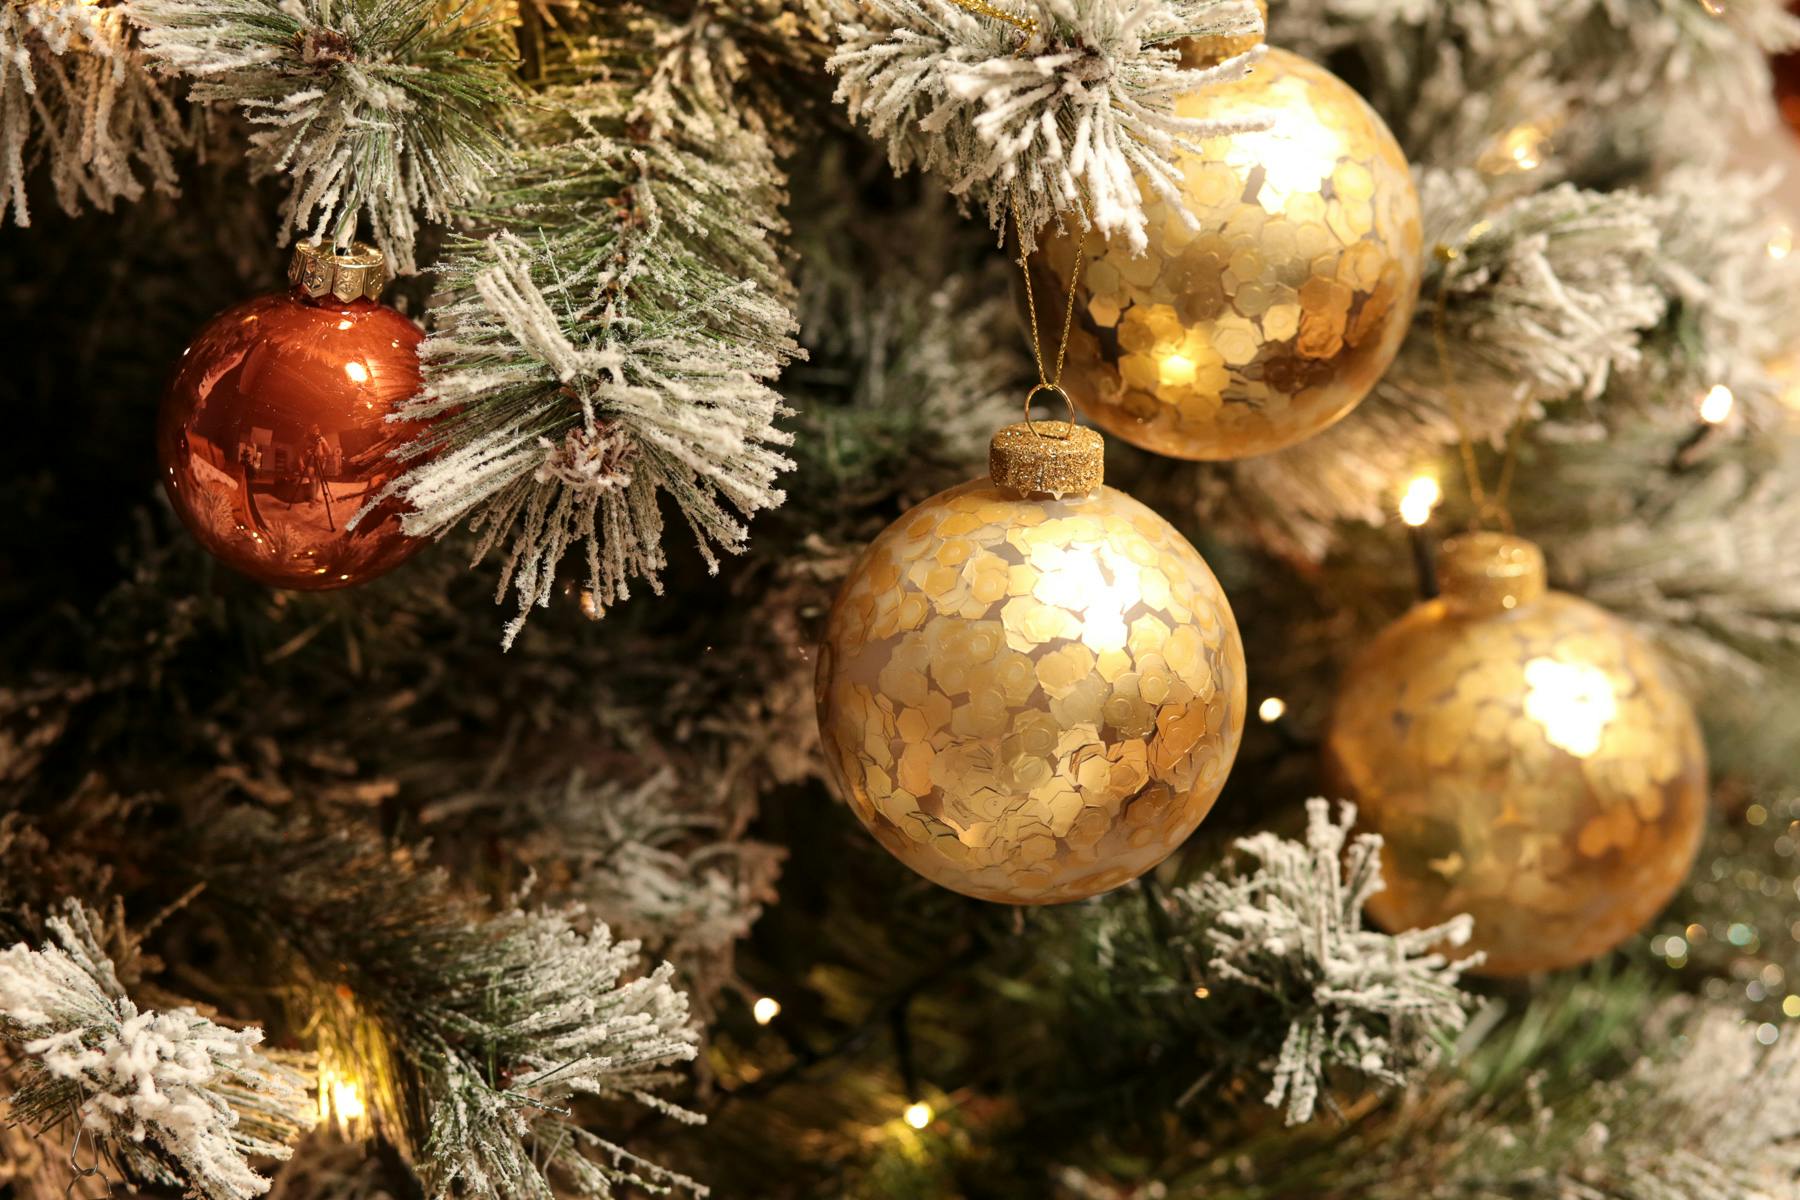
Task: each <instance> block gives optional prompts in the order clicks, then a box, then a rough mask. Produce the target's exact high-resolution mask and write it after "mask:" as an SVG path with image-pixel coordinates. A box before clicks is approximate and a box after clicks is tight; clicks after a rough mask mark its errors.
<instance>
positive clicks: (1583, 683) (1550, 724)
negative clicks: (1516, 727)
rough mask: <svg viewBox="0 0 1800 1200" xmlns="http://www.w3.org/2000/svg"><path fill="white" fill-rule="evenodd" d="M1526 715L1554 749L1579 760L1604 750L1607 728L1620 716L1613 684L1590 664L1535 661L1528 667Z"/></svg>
mask: <svg viewBox="0 0 1800 1200" xmlns="http://www.w3.org/2000/svg"><path fill="white" fill-rule="evenodd" d="M1525 682H1526V684H1528V685H1529V686H1530V688H1531V690H1530V691H1529V692H1527V693H1526V695H1525V715H1526V716H1528V717H1530V718H1531V719H1532V720H1533V721H1536V722H1537V723H1538V724H1539V725H1541V726H1543V728H1544V735H1545V737H1546V738H1547V739H1548V741H1549V742H1550V744H1551V745H1552V746H1557V747H1560V748H1562V749H1564V750H1567V751H1568V752H1569V753H1570V754H1573V755H1574V756H1575V757H1576V758H1589V757H1591V756H1592V755H1593V753H1594V752H1595V751H1596V750H1598V749H1600V740H1601V738H1602V737H1603V736H1604V735H1605V733H1606V727H1607V726H1608V725H1610V724H1612V719H1613V718H1614V717H1616V716H1618V715H1619V700H1618V697H1617V696H1616V695H1615V694H1614V692H1613V684H1612V680H1611V679H1610V678H1608V677H1607V674H1606V672H1605V671H1602V670H1601V669H1600V668H1599V667H1594V666H1589V665H1588V664H1587V663H1571V662H1561V661H1558V660H1557V659H1554V658H1534V659H1532V660H1531V661H1529V662H1527V663H1526V664H1525Z"/></svg>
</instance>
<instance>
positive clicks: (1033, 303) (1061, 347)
mask: <svg viewBox="0 0 1800 1200" xmlns="http://www.w3.org/2000/svg"><path fill="white" fill-rule="evenodd" d="M961 2H962V0H957V3H961ZM1012 217H1013V231H1014V236H1015V237H1016V238H1017V239H1018V245H1019V271H1020V272H1021V273H1022V274H1023V275H1024V277H1025V312H1026V314H1027V316H1028V318H1029V319H1030V322H1031V357H1032V358H1033V359H1034V360H1035V361H1036V363H1037V373H1038V381H1037V383H1035V384H1033V385H1032V388H1031V390H1030V391H1029V392H1026V393H1025V423H1026V424H1027V425H1031V428H1032V432H1034V433H1037V426H1036V425H1032V421H1031V402H1032V401H1033V400H1035V399H1037V395H1038V393H1039V392H1055V393H1056V394H1057V395H1059V396H1061V397H1062V398H1063V403H1064V404H1066V405H1068V407H1069V424H1071V425H1073V424H1075V401H1074V400H1073V399H1072V398H1070V396H1069V393H1068V392H1067V391H1065V390H1064V388H1063V385H1062V373H1063V363H1064V361H1065V360H1066V359H1067V358H1068V355H1069V331H1070V330H1071V329H1073V328H1074V326H1075V292H1076V289H1077V288H1079V287H1080V286H1081V260H1082V255H1083V253H1084V252H1085V251H1086V249H1087V239H1086V238H1077V239H1075V269H1074V270H1073V271H1071V272H1070V273H1069V298H1068V301H1067V303H1066V304H1065V305H1064V307H1063V325H1062V336H1061V338H1059V339H1058V343H1057V347H1056V370H1055V371H1054V372H1051V371H1047V370H1046V369H1045V367H1044V346H1043V342H1042V341H1041V340H1040V338H1039V336H1038V319H1037V296H1036V295H1035V294H1034V293H1033V292H1032V287H1031V263H1030V261H1029V260H1028V259H1027V258H1026V255H1025V222H1024V220H1023V219H1022V218H1021V217H1020V216H1019V197H1018V194H1017V193H1016V192H1015V193H1014V194H1013V196H1012ZM1038 436H1039V437H1043V436H1045V435H1044V434H1042V433H1039V434H1038ZM1063 436H1064V437H1067V436H1068V435H1067V434H1064V435H1063Z"/></svg>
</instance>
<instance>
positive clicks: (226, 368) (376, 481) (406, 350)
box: [157, 292, 424, 590]
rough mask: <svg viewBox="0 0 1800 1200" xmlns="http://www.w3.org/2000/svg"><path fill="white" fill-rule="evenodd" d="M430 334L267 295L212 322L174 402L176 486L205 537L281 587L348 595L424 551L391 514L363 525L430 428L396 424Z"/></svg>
mask: <svg viewBox="0 0 1800 1200" xmlns="http://www.w3.org/2000/svg"><path fill="white" fill-rule="evenodd" d="M423 336H424V335H423V333H422V332H421V331H420V329H419V327H418V326H417V325H415V324H413V323H412V322H411V321H409V320H407V319H406V318H405V317H404V316H402V315H401V314H400V313H398V312H396V311H395V310H394V309H392V308H389V307H388V306H386V305H384V304H380V303H377V302H375V301H371V300H366V299H358V300H353V301H351V302H349V303H343V302H340V301H338V300H336V299H334V298H333V297H331V296H329V295H327V296H325V297H323V298H322V300H309V299H306V298H304V297H302V296H300V295H297V294H295V293H289V292H282V293H276V294H272V295H267V296H259V297H257V298H256V299H254V300H249V301H246V302H245V303H243V304H240V305H238V306H236V307H235V308H232V309H228V310H227V311H225V312H223V313H221V314H220V315H219V316H217V317H215V318H213V320H212V322H211V323H209V324H208V325H207V326H206V328H205V329H204V330H202V331H201V333H200V335H199V337H197V338H196V339H195V340H194V342H193V344H192V345H190V346H189V347H188V349H187V350H186V351H185V352H184V354H183V356H182V359H181V363H180V365H179V366H178V367H177V369H176V372H175V377H174V379H173V380H172V381H171V382H170V385H169V388H168V391H167V392H166V393H165V395H164V397H163V403H162V409H161V412H160V414H159V416H158V422H157V450H158V455H159V458H160V461H161V464H162V468H163V483H164V486H165V487H166V488H167V489H168V493H169V497H170V499H171V500H172V501H173V502H174V505H175V509H176V511H177V512H179V513H180V514H181V517H182V520H183V521H185V522H186V523H187V526H188V528H189V529H191V530H192V531H193V532H194V535H195V536H196V537H197V538H199V539H200V541H201V542H202V543H203V544H204V545H205V546H206V548H207V549H208V550H210V551H211V552H212V553H213V554H215V555H217V556H218V557H219V558H220V559H221V560H223V561H224V562H225V563H227V564H228V565H230V566H231V567H233V568H235V569H237V570H239V571H241V572H243V573H244V574H246V575H249V576H250V577H251V578H253V579H256V580H259V581H260V582H262V583H266V584H269V585H271V586H273V587H284V588H298V589H306V590H320V589H325V588H336V587H349V586H352V585H354V584H357V583H361V582H363V581H365V580H368V579H371V578H374V577H375V576H377V575H380V574H382V573H383V572H385V571H388V570H391V569H392V568H393V567H395V566H397V565H398V564H399V563H401V562H402V561H404V560H405V559H406V558H408V557H410V556H411V555H412V554H414V553H415V552H417V551H418V550H419V548H420V547H421V546H423V545H424V542H423V541H422V540H420V539H416V538H411V537H408V536H407V535H406V534H404V533H403V532H401V530H400V524H399V517H400V511H399V508H398V507H397V506H395V505H393V504H388V505H386V506H384V507H383V508H381V509H377V510H375V511H374V512H372V513H370V514H369V515H367V516H365V517H364V518H363V519H362V520H361V521H360V522H358V523H357V526H356V528H354V529H351V528H349V527H348V522H349V520H350V518H351V517H352V516H353V515H354V514H355V513H356V512H357V511H358V510H359V509H360V508H362V507H363V504H364V502H365V501H366V500H367V499H369V497H371V496H372V495H374V494H375V493H376V492H377V491H379V490H380V488H381V487H382V485H384V484H385V483H387V482H388V480H390V479H391V478H393V477H394V475H396V474H397V473H398V471H399V469H400V466H399V464H398V463H396V462H395V461H394V460H393V459H391V458H389V457H388V452H389V451H390V450H392V449H393V448H395V447H396V446H399V445H401V444H403V443H405V442H408V441H410V440H412V439H413V438H414V437H416V436H417V435H418V434H419V432H420V429H421V427H420V426H419V425H417V424H413V423H406V422H400V423H393V422H389V421H388V420H387V419H386V418H387V416H388V414H389V413H391V412H392V411H393V410H394V407H395V406H396V405H397V404H398V403H399V402H400V401H402V400H404V399H406V398H407V397H409V396H411V395H412V394H413V393H414V392H416V391H417V390H418V387H419V356H418V347H419V342H420V341H421V340H422V338H423Z"/></svg>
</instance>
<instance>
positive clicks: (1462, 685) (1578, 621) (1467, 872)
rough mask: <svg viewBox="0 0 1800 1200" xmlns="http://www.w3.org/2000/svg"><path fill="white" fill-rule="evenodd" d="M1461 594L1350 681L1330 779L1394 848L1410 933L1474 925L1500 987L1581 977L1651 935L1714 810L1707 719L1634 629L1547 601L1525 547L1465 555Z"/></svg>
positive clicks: (1372, 904) (1376, 900)
mask: <svg viewBox="0 0 1800 1200" xmlns="http://www.w3.org/2000/svg"><path fill="white" fill-rule="evenodd" d="M1441 574H1442V579H1443V585H1444V595H1443V597H1442V598H1441V599H1439V600H1433V601H1430V602H1427V603H1424V604H1420V605H1418V606H1417V607H1415V608H1414V609H1413V610H1412V611H1411V612H1409V613H1407V614H1406V615H1405V616H1404V617H1402V618H1401V619H1400V620H1398V621H1396V622H1395V623H1394V624H1393V625H1390V626H1389V627H1388V628H1387V629H1386V630H1384V631H1383V632H1382V633H1381V635H1380V636H1379V637H1377V638H1376V639H1375V641H1374V643H1373V644H1371V645H1370V646H1369V647H1368V649H1367V650H1366V651H1364V653H1363V654H1362V656H1361V657H1360V658H1359V659H1358V660H1357V661H1356V663H1355V664H1354V665H1353V666H1352V667H1351V668H1350V670H1349V672H1348V674H1347V675H1346V676H1345V678H1344V681H1343V684H1342V689H1341V691H1340V692H1339V695H1338V699H1337V704H1336V709H1335V711H1334V713H1333V717H1332V724H1331V732H1330V736H1329V738H1328V739H1327V742H1326V772H1327V775H1328V776H1329V777H1331V779H1332V782H1333V783H1334V784H1335V785H1336V788H1337V789H1338V791H1339V793H1340V794H1341V795H1344V796H1345V797H1347V798H1348V799H1351V800H1354V801H1355V802H1356V803H1357V805H1358V807H1359V810H1360V812H1361V818H1362V822H1363V823H1364V824H1365V825H1366V826H1367V827H1368V828H1370V829H1372V830H1374V831H1375V832H1377V833H1379V834H1380V835H1381V836H1382V839H1383V845H1382V866H1383V869H1384V871H1385V873H1386V876H1387V890H1386V891H1383V892H1380V893H1378V894H1376V895H1375V896H1373V897H1371V898H1370V900H1369V904H1368V909H1369V913H1370V915H1371V916H1373V917H1374V918H1375V920H1376V921H1378V922H1379V923H1380V924H1381V925H1383V926H1385V927H1386V928H1388V929H1390V930H1401V929H1410V928H1416V927H1419V926H1424V925H1429V924H1432V923H1435V922H1438V921H1442V920H1445V919H1446V918H1448V917H1451V916H1453V915H1455V914H1456V913H1461V912H1466V913H1470V914H1472V915H1473V916H1474V918H1475V935H1474V940H1473V943H1472V945H1471V949H1477V950H1485V951H1486V952H1487V962H1486V963H1485V965H1484V966H1482V967H1481V968H1480V969H1481V970H1482V971H1484V972H1486V973H1488V974H1493V975H1519V974H1525V973H1527V972H1531V971H1540V970H1547V969H1551V968H1556V967H1566V966H1572V965H1574V964H1576V963H1581V962H1585V961H1587V960H1588V959H1591V958H1594V957H1595V956H1597V955H1599V954H1602V953H1604V952H1606V951H1607V950H1610V949H1611V948H1612V947H1614V946H1616V945H1618V944H1619V942H1621V941H1623V940H1624V939H1625V938H1627V937H1629V936H1630V935H1631V934H1632V933H1634V932H1635V931H1637V930H1638V929H1640V928H1642V927H1643V925H1644V924H1645V923H1646V922H1647V921H1649V920H1650V918H1651V917H1653V916H1654V915H1655V914H1656V912H1657V911H1658V910H1659V909H1660V908H1661V907H1662V906H1663V904H1664V903H1665V902H1666V901H1667V900H1668V899H1669V897H1670V896H1671V895H1672V894H1673V893H1674V891H1675V889H1676V888H1677V887H1678V886H1679V885H1680V884H1681V881H1682V879H1683V878H1684V877H1685V876H1686V874H1687V871H1688V868H1689V866H1690V865H1691V864H1692V863H1693V859H1694V854H1695V851H1696V850H1697V849H1698V847H1699V844H1700V835H1701V831H1702V826H1703V824H1704V821H1705V814H1706V804H1707V776H1706V752H1705V748H1704V747H1703V745H1702V744H1701V740H1700V729H1699V725H1698V723H1697V722H1696V721H1695V719H1694V714H1693V711H1692V710H1691V709H1690V708H1689V707H1688V704H1687V702H1686V701H1685V700H1684V699H1683V698H1682V696H1681V695H1680V693H1679V692H1677V691H1676V689H1675V687H1674V685H1673V684H1672V683H1671V682H1670V680H1669V678H1668V677H1667V675H1666V674H1665V672H1664V670H1663V668H1662V666H1661V665H1660V663H1659V662H1658V661H1657V659H1656V657H1655V656H1654V655H1653V654H1652V652H1651V651H1650V650H1649V649H1648V648H1647V647H1646V646H1645V645H1644V644H1643V643H1641V642H1640V641H1639V640H1638V638H1637V637H1636V636H1635V635H1633V633H1632V632H1631V631H1630V629H1628V628H1627V627H1626V626H1625V625H1624V624H1623V623H1622V622H1621V621H1619V620H1618V619H1617V618H1616V617H1613V616H1611V615H1610V614H1608V613H1607V612H1605V611H1604V610H1602V609H1600V608H1597V607H1595V606H1594V605H1592V604H1589V603H1587V602H1586V601H1584V600H1581V599H1578V598H1576V597H1574V596H1571V595H1568V594H1566V593H1563V592H1554V591H1546V590H1545V587H1544V573H1543V555H1542V553H1541V552H1539V551H1538V549H1537V547H1536V546H1533V545H1532V544H1531V543H1530V542H1527V541H1524V540H1523V539H1520V538H1513V537H1507V536H1504V535H1500V534H1471V535H1468V536H1467V537H1464V538H1458V539H1455V540H1453V541H1452V542H1450V543H1448V544H1447V545H1446V546H1445V551H1444V556H1443V569H1442V572H1441Z"/></svg>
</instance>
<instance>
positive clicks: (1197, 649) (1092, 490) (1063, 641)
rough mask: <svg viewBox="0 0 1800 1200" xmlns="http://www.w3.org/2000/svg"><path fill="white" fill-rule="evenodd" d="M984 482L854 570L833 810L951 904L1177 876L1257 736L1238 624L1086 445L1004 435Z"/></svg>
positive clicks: (830, 732)
mask: <svg viewBox="0 0 1800 1200" xmlns="http://www.w3.org/2000/svg"><path fill="white" fill-rule="evenodd" d="M989 467H990V472H991V473H990V477H989V478H985V479H978V480H975V481H973V482H970V483H965V484H963V485H962V486H960V487H955V488H952V489H950V490H949V491H947V492H943V493H940V494H939V495H937V496H934V497H932V498H931V499H929V500H927V501H925V502H924V503H923V504H920V505H919V506H918V507H916V508H914V509H913V510H912V511H910V512H908V513H907V514H906V515H905V516H903V517H901V518H900V519H899V520H898V521H896V522H894V524H893V525H891V526H889V527H888V528H887V530H886V531H884V532H883V533H882V534H881V536H880V537H878V538H876V539H875V541H874V543H873V544H872V545H870V547H869V549H868V550H867V551H866V552H865V553H864V554H863V556H862V558H861V559H860V560H859V561H858V562H857V564H856V566H855V567H854V568H853V569H852V570H851V572H850V576H849V578H848V579H847V580H846V581H845V583H844V587H843V590H842V592H841V593H840V594H839V596H838V600H837V604H836V605H835V606H834V607H833V609H832V611H831V618H830V622H829V625H828V628H827V631H826V636H825V641H824V644H823V646H822V647H821V649H820V657H819V673H818V689H817V696H818V704H819V727H820V732H821V734H822V735H823V741H824V747H825V756H826V759H827V761H828V762H829V763H830V769H831V773H832V775H833V777H834V779H835V781H836V783H837V785H838V789H839V791H840V793H841V794H842V795H843V796H844V797H845V798H846V800H848V802H849V803H850V806H851V807H852V808H853V809H855V811H856V815H857V816H858V817H860V818H861V819H862V822H863V824H864V825H866V826H867V827H868V828H869V831H870V832H871V833H873V834H874V835H875V837H876V839H877V840H878V841H880V842H881V844H882V845H883V846H885V847H887V848H888V850H889V851H890V852H892V853H893V854H894V855H895V857H897V858H899V859H900V860H901V861H902V862H904V863H906V864H907V865H908V866H910V867H911V868H913V870H915V871H917V872H919V873H920V874H921V875H924V876H925V877H926V878H928V879H930V880H932V881H933V882H936V883H939V884H941V885H943V886H944V887H947V888H952V889H954V890H956V891H959V892H963V893H966V894H967V895H970V896H976V897H979V898H981V899H983V900H995V901H1002V902H1006V903H1012V904H1052V903H1059V902H1062V901H1066V900H1078V899H1080V898H1082V897H1084V896H1092V895H1094V894H1095V893H1097V892H1103V891H1106V890H1107V889H1108V888H1113V887H1117V886H1118V885H1119V884H1121V883H1124V882H1126V881H1127V880H1130V879H1134V878H1136V877H1137V876H1139V875H1141V874H1143V873H1144V872H1145V871H1148V870H1150V869H1151V868H1152V867H1154V866H1155V865H1156V864H1157V863H1159V862H1161V861H1162V860H1163V859H1164V858H1166V857H1168V855H1169V854H1170V852H1172V851H1173V850H1174V849H1175V848H1176V847H1177V846H1179V845H1180V844H1181V842H1182V841H1183V840H1184V839H1185V838H1187V836H1188V835H1189V834H1190V833H1192V832H1193V830H1194V827H1195V826H1197V825H1198V824H1199V823H1200V820H1201V818H1202V817H1204V816H1205V815H1206V813H1207V810H1208V809H1210V808H1211V807H1212V803H1213V801H1214V800H1215V799H1216V798H1217V797H1218V794H1219V789H1220V788H1221V787H1222V786H1223V785H1224V782H1225V775H1226V772H1227V771H1228V770H1229V769H1230V767H1231V761H1232V758H1233V757H1234V756H1235V755H1236V753H1237V747H1238V739H1239V736H1240V735H1241V734H1242V732H1243V725H1244V651H1243V644H1242V642H1241V641H1240V640H1239V637H1238V630H1237V623H1236V621H1235V620H1234V619H1233V617H1232V614H1231V607H1230V605H1229V604H1228V603H1227V601H1226V599H1225V594H1224V592H1223V591H1221V590H1220V588H1219V584H1218V581H1217V580H1216V579H1214V578H1213V574H1212V572H1211V570H1209V569H1208V568H1207V565H1206V563H1205V561H1204V560H1203V559H1201V557H1200V555H1199V553H1198V552H1197V551H1196V550H1195V549H1194V548H1193V546H1191V545H1190V544H1189V543H1188V542H1187V540H1186V539H1184V538H1183V537H1182V536H1181V535H1180V534H1179V533H1177V532H1176V531H1175V530H1174V528H1172V527H1171V526H1170V525H1169V523H1168V522H1167V521H1164V520H1163V519H1162V518H1161V517H1159V516H1157V515H1156V514H1155V513H1154V512H1152V511H1150V510H1149V509H1148V508H1145V507H1144V506H1143V505H1141V504H1139V503H1138V502H1137V501H1135V500H1133V499H1132V498H1131V497H1129V496H1126V495H1124V494H1123V493H1121V492H1117V491H1114V490H1113V489H1112V488H1109V487H1105V486H1103V485H1102V484H1101V480H1100V438H1099V435H1098V434H1095V433H1094V432H1093V431H1092V430H1087V429H1080V428H1078V427H1076V426H1073V425H1068V424H1065V423H1063V422H1054V421H1040V422H1038V423H1037V425H1036V427H1035V430H1034V429H1033V428H1031V427H1028V426H1026V425H1015V426H1011V427H1009V428H1007V429H1005V430H1002V431H1001V432H1000V433H999V434H998V435H997V436H996V437H995V439H994V445H993V447H992V449H991V451H990V455H989Z"/></svg>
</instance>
